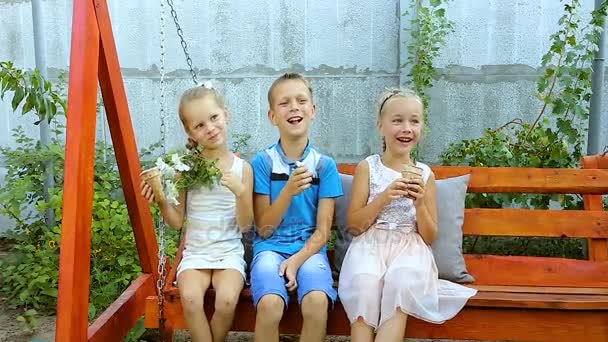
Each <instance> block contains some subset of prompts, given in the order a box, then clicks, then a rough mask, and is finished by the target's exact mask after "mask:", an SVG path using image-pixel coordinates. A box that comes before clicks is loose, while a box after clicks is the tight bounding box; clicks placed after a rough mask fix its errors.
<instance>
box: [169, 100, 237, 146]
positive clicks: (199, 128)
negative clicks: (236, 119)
mask: <svg viewBox="0 0 608 342" xmlns="http://www.w3.org/2000/svg"><path fill="white" fill-rule="evenodd" d="M180 117H181V119H182V124H183V125H184V129H185V131H186V134H188V136H189V137H190V138H191V139H192V140H194V141H196V142H197V143H198V144H199V145H201V146H202V147H204V148H205V149H216V148H218V147H222V146H225V145H226V144H227V140H228V111H227V110H226V108H224V107H223V106H220V104H219V103H218V101H217V100H216V99H215V98H214V96H212V95H205V96H202V97H198V98H194V99H190V100H188V101H184V103H183V104H182V106H181V107H180Z"/></svg>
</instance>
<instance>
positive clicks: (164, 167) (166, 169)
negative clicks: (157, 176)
mask: <svg viewBox="0 0 608 342" xmlns="http://www.w3.org/2000/svg"><path fill="white" fill-rule="evenodd" d="M156 167H157V168H158V169H159V170H160V173H161V174H162V175H163V176H165V177H168V178H173V177H175V169H174V168H172V167H171V166H170V165H169V164H167V163H165V162H164V161H163V159H162V158H160V157H159V158H158V159H156Z"/></svg>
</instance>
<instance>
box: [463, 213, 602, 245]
mask: <svg viewBox="0 0 608 342" xmlns="http://www.w3.org/2000/svg"><path fill="white" fill-rule="evenodd" d="M463 231H464V233H465V234H469V235H494V236H544V237H571V238H608V212H605V211H589V210H528V209H486V208H484V209H479V208H475V209H465V219H464V226H463Z"/></svg>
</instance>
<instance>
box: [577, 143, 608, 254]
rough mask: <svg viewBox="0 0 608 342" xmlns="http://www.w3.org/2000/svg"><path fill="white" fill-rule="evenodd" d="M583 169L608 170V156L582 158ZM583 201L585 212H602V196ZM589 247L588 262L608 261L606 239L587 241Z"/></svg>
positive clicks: (594, 196)
mask: <svg viewBox="0 0 608 342" xmlns="http://www.w3.org/2000/svg"><path fill="white" fill-rule="evenodd" d="M583 168H585V169H608V156H605V155H594V156H586V157H583ZM583 201H584V204H585V209H587V210H598V211H602V210H604V201H603V198H602V195H584V196H583ZM587 241H588V246H589V260H591V261H607V260H608V240H607V239H587Z"/></svg>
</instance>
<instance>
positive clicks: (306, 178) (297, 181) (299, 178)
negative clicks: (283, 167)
mask: <svg viewBox="0 0 608 342" xmlns="http://www.w3.org/2000/svg"><path fill="white" fill-rule="evenodd" d="M311 182H312V174H311V173H310V172H308V170H307V169H306V167H304V166H300V167H298V168H296V169H294V170H293V172H292V173H291V176H289V180H287V184H286V185H285V188H284V189H285V190H287V191H288V193H289V194H290V195H291V196H296V195H299V194H300V193H301V192H302V191H304V190H306V189H308V188H310V183H311Z"/></svg>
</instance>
